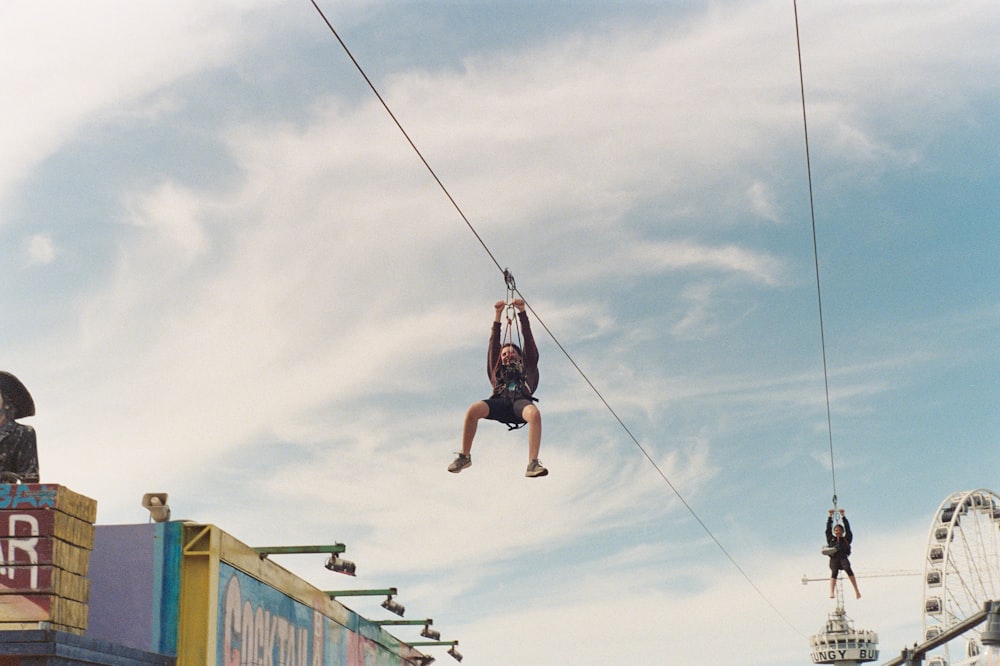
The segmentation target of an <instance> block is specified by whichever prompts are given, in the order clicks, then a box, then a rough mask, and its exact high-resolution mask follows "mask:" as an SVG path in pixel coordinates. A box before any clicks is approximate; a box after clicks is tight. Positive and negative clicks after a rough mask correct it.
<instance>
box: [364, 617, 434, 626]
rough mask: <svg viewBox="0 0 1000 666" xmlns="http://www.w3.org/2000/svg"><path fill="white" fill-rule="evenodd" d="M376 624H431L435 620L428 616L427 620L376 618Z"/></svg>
mask: <svg viewBox="0 0 1000 666" xmlns="http://www.w3.org/2000/svg"><path fill="white" fill-rule="evenodd" d="M375 624H413V625H424V624H427V625H430V624H434V620H432V619H430V618H428V619H426V620H375Z"/></svg>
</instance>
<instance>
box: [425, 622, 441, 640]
mask: <svg viewBox="0 0 1000 666" xmlns="http://www.w3.org/2000/svg"><path fill="white" fill-rule="evenodd" d="M420 635H421V636H423V637H424V638H429V639H431V640H432V641H439V640H441V632H440V631H435V630H434V629H431V623H430V622H427V624H425V625H424V628H423V629H421V630H420Z"/></svg>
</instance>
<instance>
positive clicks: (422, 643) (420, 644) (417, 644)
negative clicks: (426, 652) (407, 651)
mask: <svg viewBox="0 0 1000 666" xmlns="http://www.w3.org/2000/svg"><path fill="white" fill-rule="evenodd" d="M403 642H404V643H406V644H407V645H409V646H410V647H427V646H431V645H458V641H414V642H412V643H411V642H409V641H403Z"/></svg>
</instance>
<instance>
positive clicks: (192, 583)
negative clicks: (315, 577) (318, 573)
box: [87, 522, 421, 666]
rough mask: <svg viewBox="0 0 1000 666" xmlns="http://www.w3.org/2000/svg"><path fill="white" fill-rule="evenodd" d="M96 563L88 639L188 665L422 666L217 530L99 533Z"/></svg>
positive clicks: (114, 529)
mask: <svg viewBox="0 0 1000 666" xmlns="http://www.w3.org/2000/svg"><path fill="white" fill-rule="evenodd" d="M195 533H198V534H200V535H203V536H202V538H201V540H200V541H197V542H192V537H191V534H195ZM92 560H93V562H92V580H91V623H90V630H89V631H88V632H87V633H88V636H92V637H94V638H101V639H104V640H110V641H115V642H118V643H120V644H123V645H126V646H128V647H134V648H139V649H143V650H148V651H152V652H156V653H159V654H166V655H170V656H176V657H177V658H178V660H177V663H178V666H206V665H207V664H216V665H217V666H416V665H418V664H420V663H421V662H420V660H419V657H420V656H421V653H420V652H418V651H417V650H416V649H414V648H411V647H409V646H408V645H406V644H405V643H401V642H400V641H399V640H398V639H396V638H395V637H394V636H392V635H391V634H389V633H388V632H387V631H386V630H385V629H383V628H382V627H381V626H379V625H378V624H375V623H374V622H372V621H370V620H368V619H366V618H364V617H362V616H360V615H358V614H357V613H355V612H353V611H352V610H350V609H348V608H346V607H344V606H343V605H342V604H340V603H339V602H338V601H336V600H332V599H330V598H329V597H328V596H327V595H325V594H324V593H323V592H322V591H321V590H319V589H317V588H315V587H313V586H311V585H310V584H308V583H307V582H306V581H304V580H302V579H301V578H298V577H297V576H294V575H293V574H291V573H290V572H288V571H287V570H285V569H284V568H283V567H281V566H280V565H279V564H277V563H275V562H272V561H270V560H268V559H262V558H261V557H260V556H259V555H258V554H257V553H256V552H255V551H253V549H252V548H250V547H249V546H247V545H245V544H242V543H241V542H239V541H238V540H236V539H234V538H233V537H231V536H229V535H227V534H225V533H224V532H222V531H221V530H219V529H218V528H216V527H214V526H210V525H207V526H206V525H196V526H191V525H184V524H182V523H180V522H170V523H154V524H146V525H111V526H102V525H98V526H97V538H96V540H95V547H94V551H93V556H92ZM185 560H192V561H193V563H194V565H195V566H193V567H191V566H185V564H190V562H185ZM182 597H184V599H183V601H182Z"/></svg>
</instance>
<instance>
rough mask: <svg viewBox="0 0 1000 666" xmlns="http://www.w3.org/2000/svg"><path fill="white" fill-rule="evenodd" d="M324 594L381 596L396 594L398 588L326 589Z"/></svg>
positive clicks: (333, 595)
mask: <svg viewBox="0 0 1000 666" xmlns="http://www.w3.org/2000/svg"><path fill="white" fill-rule="evenodd" d="M323 594H325V595H327V596H330V597H380V596H382V595H386V596H395V595H396V588H394V587H387V588H384V589H381V590H324V591H323Z"/></svg>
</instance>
